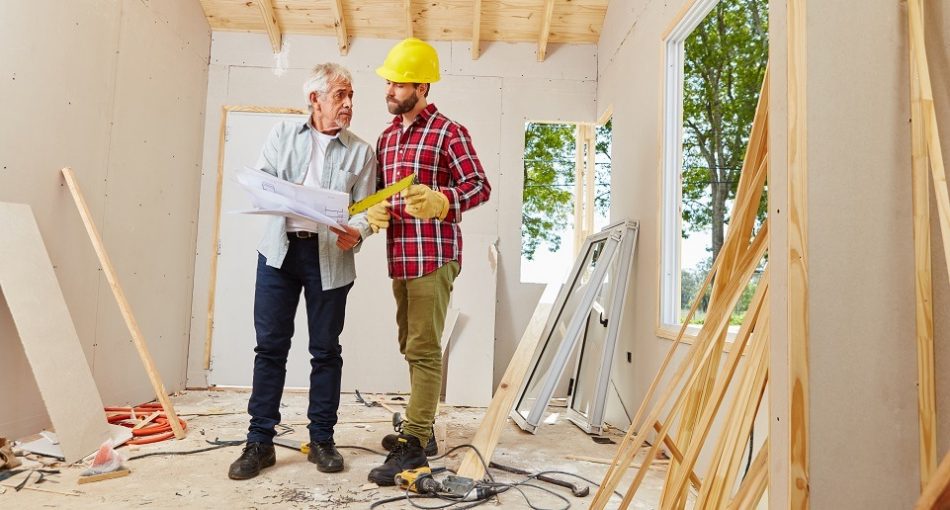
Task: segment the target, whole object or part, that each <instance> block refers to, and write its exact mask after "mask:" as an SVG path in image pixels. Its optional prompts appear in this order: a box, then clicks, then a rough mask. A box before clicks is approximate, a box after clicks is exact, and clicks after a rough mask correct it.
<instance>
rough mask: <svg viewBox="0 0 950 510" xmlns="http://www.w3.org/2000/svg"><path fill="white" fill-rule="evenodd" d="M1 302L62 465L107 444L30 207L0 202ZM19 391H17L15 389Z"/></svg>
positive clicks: (83, 363) (105, 427)
mask: <svg viewBox="0 0 950 510" xmlns="http://www.w3.org/2000/svg"><path fill="white" fill-rule="evenodd" d="M0 223H2V224H3V225H4V229H3V230H2V231H0V293H2V295H3V297H2V298H0V301H4V303H2V304H3V305H4V308H5V312H4V314H5V315H6V314H9V315H11V316H12V317H13V322H14V324H15V326H16V328H15V331H14V332H13V333H14V334H13V335H11V336H12V340H13V341H14V342H16V341H17V340H19V343H20V344H21V345H22V347H23V352H25V353H26V357H27V358H28V359H29V364H30V367H31V369H32V370H31V371H32V377H33V379H34V380H35V382H36V384H37V386H38V387H39V389H40V392H41V394H42V395H43V399H42V403H43V404H45V406H46V410H47V411H48V412H49V416H50V418H51V420H52V422H53V426H54V427H55V429H56V435H57V437H58V438H59V442H60V446H61V447H62V451H63V455H64V457H65V460H66V462H70V463H72V462H76V461H78V460H80V459H82V458H83V457H85V456H86V455H88V454H89V453H92V452H93V451H95V450H96V448H98V447H99V445H100V444H102V442H103V441H105V440H107V439H109V437H110V434H109V425H108V423H107V422H106V420H105V416H104V415H103V412H102V407H103V406H102V400H101V399H100V398H99V392H98V391H97V389H96V383H95V381H94V380H93V379H92V371H90V370H89V365H88V364H87V363H86V357H85V355H83V352H82V347H81V346H80V344H79V336H78V335H77V334H76V329H75V328H74V327H73V322H72V319H71V318H70V316H69V309H68V308H66V302H65V300H64V299H63V293H62V291H61V290H60V288H59V282H58V281H57V279H56V273H55V272H53V264H52V262H51V261H50V259H49V256H48V255H47V252H46V247H45V246H44V245H43V238H42V236H41V235H40V230H39V226H38V225H37V224H36V219H35V218H34V217H33V211H32V210H31V208H30V206H28V205H25V204H11V203H4V202H0ZM18 386H19V385H18Z"/></svg>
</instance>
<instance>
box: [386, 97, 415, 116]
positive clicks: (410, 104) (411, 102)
mask: <svg viewBox="0 0 950 510" xmlns="http://www.w3.org/2000/svg"><path fill="white" fill-rule="evenodd" d="M393 100H394V101H395V98H393ZM418 103H419V96H417V95H415V94H413V95H411V96H409V97H408V98H406V100H405V101H396V104H393V103H392V102H390V101H389V100H387V101H386V108H388V109H389V113H391V114H393V115H402V114H404V113H408V112H411V111H412V109H413V108H415V107H416V104H418Z"/></svg>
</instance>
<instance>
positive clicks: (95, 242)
mask: <svg viewBox="0 0 950 510" xmlns="http://www.w3.org/2000/svg"><path fill="white" fill-rule="evenodd" d="M62 172H63V178H64V179H65V180H66V185H67V187H69V192H70V193H71V194H72V196H73V201H74V202H76V208H77V209H79V216H80V217H82V222H83V225H85V227H86V233H87V234H88V235H89V240H90V241H91V242H92V247H93V248H94V249H95V251H96V256H97V257H99V265H101V266H102V271H103V272H104V273H105V274H106V280H108V282H109V287H110V288H112V295H113V296H115V300H116V303H117V304H118V305H119V311H120V312H121V313H122V318H123V319H124V320H125V325H126V327H128V329H129V334H130V335H131V336H132V343H133V344H135V349H136V350H137V351H138V354H139V358H140V359H141V361H142V365H143V366H144V367H145V374H146V375H147V376H148V379H149V382H150V383H151V384H152V389H153V390H154V391H155V396H156V398H158V401H159V402H160V403H161V404H162V410H163V411H165V416H167V417H168V422H169V424H170V425H171V428H172V431H173V432H174V433H175V438H177V439H184V438H185V430H184V428H183V427H182V426H181V423H180V422H179V421H178V416H177V415H176V414H175V407H174V406H173V405H172V403H171V400H169V399H168V392H167V391H166V390H165V384H164V383H163V382H162V378H161V375H159V373H158V369H157V368H156V367H155V362H154V361H153V360H152V355H151V353H149V351H148V345H147V344H146V343H145V337H144V336H143V335H142V331H141V330H140V329H139V325H138V322H137V321H136V320H135V316H134V315H133V314H132V308H131V306H130V305H129V301H128V300H127V299H126V298H125V291H123V290H122V286H121V285H119V280H118V276H117V275H116V272H115V267H113V265H112V260H111V259H110V258H109V254H108V253H107V252H106V248H105V246H104V245H103V243H102V237H101V236H100V235H99V230H98V229H97V228H96V225H95V223H93V221H92V215H91V214H90V213H89V207H87V206H86V199H85V198H83V194H82V190H80V189H79V183H78V181H77V180H76V176H75V174H74V173H73V171H72V169H71V168H68V167H67V168H63V170H62Z"/></svg>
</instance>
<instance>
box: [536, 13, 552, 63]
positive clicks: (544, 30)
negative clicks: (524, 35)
mask: <svg viewBox="0 0 950 510" xmlns="http://www.w3.org/2000/svg"><path fill="white" fill-rule="evenodd" d="M553 20H554V0H544V17H543V18H542V19H541V34H540V35H539V36H538V62H544V57H545V56H546V55H547V52H548V38H549V37H550V36H551V22H552V21H553Z"/></svg>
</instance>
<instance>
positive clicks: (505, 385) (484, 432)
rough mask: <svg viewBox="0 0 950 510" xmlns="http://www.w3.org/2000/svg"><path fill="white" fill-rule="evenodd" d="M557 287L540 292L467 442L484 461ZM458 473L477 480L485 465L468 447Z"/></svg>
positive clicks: (515, 395)
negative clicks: (479, 422) (478, 422)
mask: <svg viewBox="0 0 950 510" xmlns="http://www.w3.org/2000/svg"><path fill="white" fill-rule="evenodd" d="M556 287H560V284H555V283H551V284H548V287H547V288H546V289H545V291H544V293H543V294H541V299H540V300H539V301H538V305H537V306H536V307H535V309H534V314H532V315H531V321H530V322H529V323H528V327H527V328H526V329H525V331H524V334H523V335H521V342H519V343H518V348H517V349H515V354H514V355H513V356H512V357H511V362H509V363H508V368H507V369H505V375H503V376H502V378H501V381H499V383H498V388H497V389H496V390H495V395H494V396H493V397H492V399H491V403H489V404H488V409H487V410H486V412H485V416H484V417H483V418H482V422H481V424H480V425H479V426H478V430H477V431H475V437H473V438H472V440H471V441H470V442H471V444H472V445H474V446H475V447H476V448H478V451H479V452H481V454H482V457H483V458H484V459H485V462H491V458H492V454H494V452H495V446H496V445H497V444H498V439H499V438H501V432H502V429H504V427H505V424H506V423H507V421H508V414H509V413H511V408H512V406H514V405H515V399H516V398H518V390H519V388H520V387H521V383H522V381H524V378H525V376H526V375H527V373H528V369H529V368H530V367H528V364H530V363H531V358H532V357H533V356H534V351H535V349H536V348H537V346H538V342H540V341H541V335H542V334H544V328H545V326H546V325H547V322H548V317H549V316H550V315H551V308H552V307H553V306H554V300H555V299H556V297H557V292H554V288H556ZM457 472H458V475H459V476H464V477H467V478H471V479H473V480H480V479H481V478H482V477H483V476H485V466H484V465H482V461H481V460H480V459H479V457H478V455H477V454H476V453H475V452H474V451H472V450H471V449H469V450H468V451H467V452H466V453H465V457H463V458H462V463H461V465H460V466H459V468H458V471H457Z"/></svg>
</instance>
